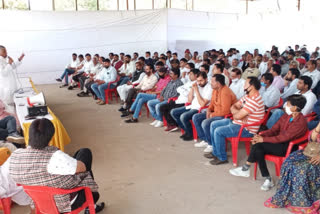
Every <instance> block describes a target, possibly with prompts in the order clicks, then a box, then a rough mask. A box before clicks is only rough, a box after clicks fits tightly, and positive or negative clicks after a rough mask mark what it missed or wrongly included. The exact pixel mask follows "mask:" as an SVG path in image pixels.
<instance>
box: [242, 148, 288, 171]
mask: <svg viewBox="0 0 320 214" xmlns="http://www.w3.org/2000/svg"><path fill="white" fill-rule="evenodd" d="M288 146H289V143H257V144H254V145H253V146H252V147H251V151H250V154H249V157H248V162H250V163H255V162H258V165H259V168H260V171H261V175H262V177H268V176H270V174H269V171H268V168H267V164H266V161H265V159H264V156H265V155H275V156H279V157H284V156H285V155H286V153H287V149H288Z"/></svg>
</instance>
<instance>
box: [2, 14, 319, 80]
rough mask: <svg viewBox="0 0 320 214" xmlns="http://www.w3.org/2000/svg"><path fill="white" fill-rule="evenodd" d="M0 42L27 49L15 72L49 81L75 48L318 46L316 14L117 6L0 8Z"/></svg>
mask: <svg viewBox="0 0 320 214" xmlns="http://www.w3.org/2000/svg"><path fill="white" fill-rule="evenodd" d="M0 20H2V22H1V29H0V43H1V44H3V45H5V46H6V47H7V49H8V52H9V55H10V56H12V57H17V56H18V55H19V54H20V53H21V51H24V52H25V53H26V58H25V60H24V63H23V65H22V66H21V67H20V68H19V71H18V72H19V76H23V77H25V76H31V77H32V79H33V80H34V82H35V83H37V84H42V83H51V82H54V79H55V78H57V77H58V76H59V75H61V72H62V71H63V70H64V67H65V65H66V64H67V63H68V62H69V60H70V55H71V53H73V52H76V53H82V54H85V53H87V52H88V53H91V54H95V53H99V54H102V55H104V56H107V54H108V53H109V52H111V51H112V52H115V53H119V52H125V53H129V54H132V53H133V52H135V51H136V52H139V53H140V54H141V55H144V52H145V51H147V50H149V51H152V52H153V51H158V52H159V53H163V52H165V51H166V50H167V49H170V50H172V51H178V53H179V54H180V56H182V54H183V52H184V50H185V49H186V48H189V49H190V50H191V51H199V52H202V51H204V50H208V49H212V48H216V49H220V48H224V49H228V48H230V47H236V48H238V49H240V50H241V51H245V50H249V51H253V49H254V48H256V47H257V48H259V49H260V50H261V52H262V51H265V50H269V49H270V47H271V45H273V44H275V45H277V46H278V47H279V48H280V51H281V50H283V49H284V48H285V47H286V46H287V45H291V46H293V45H295V44H300V45H303V44H307V45H308V47H309V50H312V51H313V50H314V48H315V46H318V45H319V44H318V39H317V38H318V35H319V30H318V26H319V24H320V19H319V15H317V16H313V14H303V13H282V14H278V15H250V16H246V15H239V14H222V13H207V12H196V11H185V10H177V9H168V10H167V9H162V10H146V11H122V12H121V11H120V12H118V11H115V12H112V11H110V12H102V11H95V12H37V11H1V12H0Z"/></svg>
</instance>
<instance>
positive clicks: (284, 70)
mask: <svg viewBox="0 0 320 214" xmlns="http://www.w3.org/2000/svg"><path fill="white" fill-rule="evenodd" d="M288 71H289V63H285V64H283V65H282V66H281V76H282V77H284V76H285V75H286V74H287V73H288Z"/></svg>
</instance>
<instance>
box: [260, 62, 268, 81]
mask: <svg viewBox="0 0 320 214" xmlns="http://www.w3.org/2000/svg"><path fill="white" fill-rule="evenodd" d="M267 69H268V62H261V63H260V65H259V71H260V76H259V78H260V77H261V76H262V75H263V74H264V73H266V72H267Z"/></svg>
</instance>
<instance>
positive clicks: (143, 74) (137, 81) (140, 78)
mask: <svg viewBox="0 0 320 214" xmlns="http://www.w3.org/2000/svg"><path fill="white" fill-rule="evenodd" d="M145 75H146V73H145V72H143V73H142V74H140V76H139V79H137V80H136V81H134V82H133V83H132V84H133V85H134V84H138V83H140V82H141V81H142V79H143V77H144V76H145Z"/></svg>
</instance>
